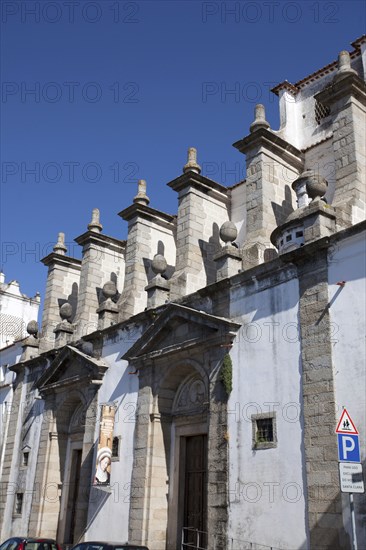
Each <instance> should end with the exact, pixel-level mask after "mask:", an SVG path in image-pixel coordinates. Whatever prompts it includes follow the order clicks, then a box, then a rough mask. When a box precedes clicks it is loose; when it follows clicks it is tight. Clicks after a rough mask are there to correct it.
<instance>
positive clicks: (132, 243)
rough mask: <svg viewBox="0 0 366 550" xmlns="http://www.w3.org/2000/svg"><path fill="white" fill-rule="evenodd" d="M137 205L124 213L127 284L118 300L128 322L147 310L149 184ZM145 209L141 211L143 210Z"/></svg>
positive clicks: (142, 184) (141, 190) (142, 182)
mask: <svg viewBox="0 0 366 550" xmlns="http://www.w3.org/2000/svg"><path fill="white" fill-rule="evenodd" d="M133 202H134V205H133V207H132V208H131V207H130V209H127V211H128V215H127V216H126V215H125V214H126V212H127V211H126V210H124V211H123V212H121V213H120V216H121V217H123V218H124V219H126V220H127V221H128V237H127V244H126V270H125V284H124V288H123V291H122V294H121V297H120V299H119V300H118V308H119V311H120V315H119V320H124V319H128V318H129V317H131V316H132V315H135V314H136V313H139V312H140V311H143V310H144V309H145V307H146V294H145V292H144V290H145V286H146V283H147V273H146V266H145V264H144V260H145V261H146V259H147V258H149V257H150V254H151V229H150V228H149V223H148V222H147V221H146V219H145V216H144V215H143V211H144V207H147V206H148V204H149V202H150V199H149V197H148V196H147V195H146V181H145V180H139V182H138V193H137V195H136V196H135V197H134V199H133ZM140 206H141V209H140V208H139V207H140Z"/></svg>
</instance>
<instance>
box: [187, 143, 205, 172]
mask: <svg viewBox="0 0 366 550" xmlns="http://www.w3.org/2000/svg"><path fill="white" fill-rule="evenodd" d="M183 172H184V173H186V172H196V174H200V173H201V166H200V165H199V164H198V163H197V149H195V147H190V148H189V149H188V159H187V164H185V165H184V166H183Z"/></svg>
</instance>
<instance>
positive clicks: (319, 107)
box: [315, 101, 330, 124]
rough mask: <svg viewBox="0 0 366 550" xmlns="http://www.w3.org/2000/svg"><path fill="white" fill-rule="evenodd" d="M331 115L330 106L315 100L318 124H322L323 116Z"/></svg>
mask: <svg viewBox="0 0 366 550" xmlns="http://www.w3.org/2000/svg"><path fill="white" fill-rule="evenodd" d="M329 115H330V107H328V105H323V104H322V103H319V101H315V120H316V123H317V124H320V123H321V121H322V120H323V118H326V117H327V116H329Z"/></svg>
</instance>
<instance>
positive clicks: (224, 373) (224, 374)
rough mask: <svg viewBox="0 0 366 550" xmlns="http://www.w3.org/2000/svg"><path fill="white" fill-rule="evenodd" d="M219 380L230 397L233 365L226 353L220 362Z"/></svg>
mask: <svg viewBox="0 0 366 550" xmlns="http://www.w3.org/2000/svg"><path fill="white" fill-rule="evenodd" d="M220 379H221V382H222V383H223V385H224V388H225V391H226V393H227V395H230V393H231V390H232V389H233V363H232V361H231V357H230V355H229V354H228V353H227V354H226V355H225V357H224V360H223V362H222V367H221V373H220Z"/></svg>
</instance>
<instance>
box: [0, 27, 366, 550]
mask: <svg viewBox="0 0 366 550" xmlns="http://www.w3.org/2000/svg"><path fill="white" fill-rule="evenodd" d="M352 46H353V48H354V49H353V50H352V51H351V52H350V53H349V52H345V51H344V52H341V53H340V54H339V57H338V60H336V61H334V62H332V63H331V64H329V65H327V66H326V67H325V68H322V69H319V70H318V71H317V72H315V73H313V74H312V75H309V76H307V77H305V78H304V79H302V80H300V81H299V82H297V83H295V84H292V83H290V82H287V81H285V82H282V83H280V84H279V85H278V86H276V87H275V88H273V92H274V93H275V94H276V95H278V96H279V108H280V128H279V129H278V130H274V129H272V128H271V127H270V124H269V122H268V121H267V120H266V114H265V107H264V106H263V105H257V106H256V109H255V115H254V121H253V123H252V124H251V125H250V128H249V129H248V135H247V136H244V137H243V138H242V139H239V141H236V142H235V144H234V146H235V147H236V149H238V151H239V152H240V153H243V154H245V155H246V179H245V180H242V181H239V182H237V184H235V185H234V186H232V187H231V188H227V187H226V186H224V185H222V184H221V183H219V182H216V181H213V180H211V179H210V178H208V177H207V176H205V175H204V174H202V173H201V167H200V165H199V158H198V155H197V151H196V149H195V148H194V147H190V148H189V150H188V158H187V162H186V164H185V165H184V166H183V170H182V173H181V174H180V175H178V177H176V178H175V179H173V180H172V181H170V182H169V183H168V186H169V188H170V189H172V190H173V191H175V192H176V193H177V201H178V207H177V213H176V214H168V213H165V212H161V211H160V210H157V209H155V208H153V207H151V206H150V204H149V203H150V200H149V198H148V195H147V193H148V186H147V183H146V181H145V180H139V182H138V186H137V194H136V196H135V197H134V199H133V203H132V204H131V205H130V206H128V207H127V208H125V209H124V210H122V212H120V214H119V215H120V217H121V218H122V219H123V220H124V222H127V225H128V229H127V239H126V241H122V240H119V239H118V238H114V237H110V236H106V235H104V233H103V227H102V224H101V221H100V213H99V210H98V209H97V208H95V209H94V210H93V212H92V216H91V221H90V223H89V224H87V227H86V229H87V230H86V232H85V233H83V234H82V235H81V236H79V237H77V238H76V242H77V244H78V245H79V246H80V247H81V250H82V259H81V260H77V259H75V258H72V257H70V256H67V254H66V253H67V249H66V246H65V236H64V234H63V233H60V234H59V236H58V240H57V243H56V244H55V246H54V249H53V251H52V252H51V254H49V255H48V256H47V257H46V258H44V259H43V263H44V264H45V265H46V266H47V267H48V275H47V285H46V295H45V300H44V307H43V317H42V326H41V328H40V329H38V325H37V323H35V322H31V323H28V329H27V330H28V334H29V336H28V337H27V338H24V337H23V339H22V340H19V341H18V342H15V343H14V344H13V345H12V346H10V347H8V348H5V349H4V350H1V352H0V357H1V370H0V375H1V376H0V396H1V399H2V401H1V404H2V406H4V411H5V414H4V415H2V420H4V421H3V423H2V425H1V435H2V439H3V441H2V442H1V445H0V449H1V453H0V482H1V493H0V538H1V539H2V540H3V539H6V538H7V537H11V536H15V535H17V534H19V533H20V532H21V533H22V534H24V535H29V536H42V537H52V538H57V540H58V541H59V542H60V543H62V544H65V545H72V544H75V543H77V542H79V541H84V540H85V541H88V540H89V541H90V540H110V541H118V540H120V541H122V540H128V541H129V542H130V543H131V544H137V545H139V544H140V545H146V546H147V547H148V548H149V550H178V549H179V550H182V549H183V548H184V550H185V548H193V549H196V550H197V549H198V548H199V549H200V550H242V549H243V548H249V547H251V548H270V547H272V548H274V549H290V548H291V549H295V548H296V549H299V550H300V549H301V550H310V549H317V550H333V549H338V550H341V549H342V550H346V549H349V548H351V547H352V524H351V518H350V514H349V507H348V504H347V503H348V500H347V498H348V496H345V495H344V494H341V491H340V484H339V474H338V454H337V437H336V434H335V428H336V423H337V420H338V418H339V416H340V414H341V411H342V407H346V408H347V410H348V411H349V413H350V415H351V416H352V419H353V421H354V422H355V424H356V426H357V427H358V430H359V441H360V451H361V461H363V462H364V460H365V453H366V448H365V441H366V433H365V426H366V422H365V411H364V406H362V403H363V404H364V398H365V390H366V377H365V348H364V341H363V336H364V333H365V331H366V320H365V313H364V312H365V310H366V307H365V306H366V304H365V245H364V242H365V241H364V235H365V225H366V222H365V188H364V181H365V173H366V168H365V159H366V155H365V98H366V89H365V70H366V68H365V67H366V39H365V37H361V38H359V39H357V40H356V41H355V42H353V43H352ZM329 167H333V168H334V169H331V170H330V169H329ZM106 407H107V408H108V410H113V419H114V420H113V427H112V428H113V431H111V428H110V423H111V420H110V418H112V417H108V419H106V418H105V417H103V414H102V412H103V411H104V410H105V408H106ZM107 424H108V426H109V427H108V426H107ZM106 426H107V427H108V430H109V431H108V430H107V428H106ZM102 438H103V439H102ZM100 441H103V445H102V446H104V445H105V446H107V447H108V449H109V451H108V449H107V451H108V453H107V455H108V457H110V464H109V465H108V473H109V476H107V481H106V482H104V484H100V483H99V480H97V476H96V470H95V468H96V463H97V456H99V453H98V445H99V443H100ZM99 450H100V449H99ZM103 451H105V449H103ZM365 510H366V499H365V496H364V495H362V494H360V495H357V498H355V526H356V531H357V536H358V546H359V548H364V547H366V534H365V530H364V517H363V516H364V511H365ZM284 526H285V528H284Z"/></svg>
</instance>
